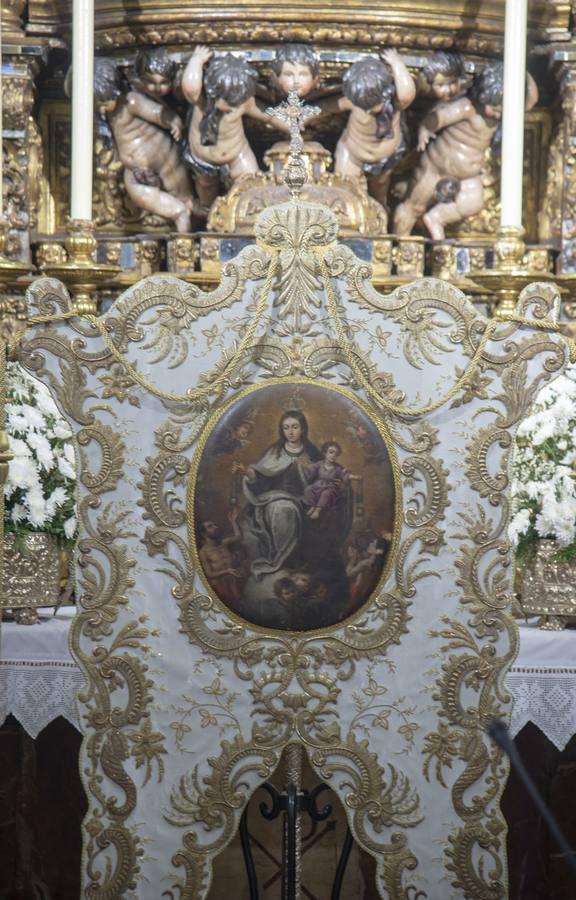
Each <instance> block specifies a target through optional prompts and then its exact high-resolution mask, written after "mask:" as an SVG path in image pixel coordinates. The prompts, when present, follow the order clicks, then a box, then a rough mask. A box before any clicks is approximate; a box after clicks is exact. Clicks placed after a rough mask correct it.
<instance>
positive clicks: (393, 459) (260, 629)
mask: <svg viewBox="0 0 576 900" xmlns="http://www.w3.org/2000/svg"><path fill="white" fill-rule="evenodd" d="M274 385H294V386H297V385H311V386H313V387H317V388H318V387H319V388H324V389H325V390H328V391H332V392H334V393H336V394H340V395H341V396H343V397H346V399H347V400H349V401H351V402H352V403H354V404H356V405H357V406H358V407H359V408H360V409H361V410H362V411H363V412H364V414H365V415H366V416H367V417H368V418H369V419H370V421H371V422H372V423H373V425H374V426H375V427H376V429H377V430H378V433H379V435H380V437H381V438H382V441H383V442H384V445H385V447H386V450H387V452H388V455H389V458H390V465H391V468H392V477H393V481H394V527H393V531H392V543H391V545H390V550H389V553H388V558H387V559H386V562H385V564H384V567H383V569H382V573H381V575H380V578H379V579H378V584H377V585H376V587H375V588H374V590H373V591H371V593H370V594H369V596H368V598H367V600H366V601H365V602H364V603H362V605H361V606H360V607H359V608H358V609H357V610H356V611H355V612H353V613H352V614H351V615H349V616H348V617H347V618H346V619H343V620H342V621H341V622H337V623H335V624H334V625H325V626H322V627H320V628H310V629H306V630H302V631H291V630H289V629H285V628H272V627H265V626H263V625H256V624H255V623H253V622H249V621H248V620H247V619H243V618H242V617H241V616H239V615H238V614H237V613H235V612H233V610H231V609H230V608H229V607H228V606H226V604H225V603H224V601H223V600H221V599H220V597H219V596H218V594H217V593H216V592H215V591H214V589H213V588H212V587H211V586H210V584H209V582H208V580H207V578H206V575H205V573H204V569H203V567H202V564H201V562H200V557H199V555H198V547H197V545H196V527H195V525H196V523H195V518H194V506H195V499H196V479H197V476H198V469H199V467H200V462H201V459H202V456H203V453H204V449H205V447H206V443H207V441H208V438H209V437H210V435H211V434H212V432H213V430H214V428H215V427H216V425H217V424H218V422H219V421H220V419H221V418H222V416H224V415H225V414H226V413H227V412H228V411H229V410H230V409H231V407H232V406H234V404H235V403H238V402H239V401H241V400H243V399H244V398H245V397H248V396H250V394H253V393H256V392H257V391H260V390H266V389H267V388H270V387H273V386H274ZM186 521H187V528H188V546H189V548H190V553H191V557H192V561H193V563H194V571H195V573H197V574H198V575H199V577H200V580H201V582H202V584H203V586H204V589H205V593H206V595H207V596H208V597H209V598H210V599H211V600H212V602H215V603H216V605H217V606H218V609H219V610H220V611H221V612H223V613H224V615H226V616H229V617H230V618H231V619H232V620H233V621H234V622H236V623H238V624H239V625H242V627H243V628H246V629H253V630H254V631H256V632H257V633H259V634H266V635H269V636H273V637H279V636H283V637H284V636H285V637H287V638H289V637H294V638H299V639H301V638H302V637H304V636H305V637H306V638H307V637H309V636H314V635H319V634H333V633H334V632H335V631H338V630H340V629H342V628H346V627H348V626H349V625H351V624H353V622H354V621H355V620H356V619H358V618H359V617H360V616H362V615H363V614H365V613H366V610H367V609H368V607H369V605H370V604H371V603H372V602H373V600H374V597H376V596H377V595H378V594H379V593H380V591H381V590H382V588H383V587H384V584H385V583H386V581H387V580H388V578H389V576H390V572H391V570H392V568H393V564H394V559H395V556H396V551H397V548H398V543H399V540H400V533H401V531H402V503H401V480H400V466H399V463H398V458H397V455H396V448H395V446H394V442H393V440H392V437H391V435H390V432H389V430H388V427H387V425H386V423H385V422H384V421H383V420H382V419H377V418H376V417H375V415H374V410H373V409H372V408H371V407H370V406H369V405H368V404H367V403H366V401H365V400H363V399H361V398H359V397H357V396H355V395H354V394H353V393H352V392H351V391H349V390H348V389H347V388H343V387H340V386H339V385H334V384H327V383H326V382H324V381H317V380H315V379H312V378H306V377H300V378H296V377H294V376H288V377H286V378H270V379H269V380H266V382H265V383H263V384H262V383H261V384H255V385H250V387H247V388H245V389H244V390H242V391H239V392H238V393H237V394H235V395H234V397H232V398H230V400H227V401H226V402H225V403H224V404H223V405H222V406H219V407H218V408H217V409H215V410H214V411H213V412H212V413H211V415H210V417H209V419H208V421H207V422H206V424H205V425H204V428H203V429H202V431H201V433H200V435H199V438H198V444H197V447H196V450H195V452H194V458H193V460H192V466H191V469H190V475H189V477H188V486H187V490H186Z"/></svg>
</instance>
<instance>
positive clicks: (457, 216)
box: [394, 63, 538, 241]
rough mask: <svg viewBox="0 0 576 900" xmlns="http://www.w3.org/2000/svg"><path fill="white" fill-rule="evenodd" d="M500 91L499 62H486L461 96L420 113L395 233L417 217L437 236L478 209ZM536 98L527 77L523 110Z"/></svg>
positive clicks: (408, 227) (406, 230)
mask: <svg viewBox="0 0 576 900" xmlns="http://www.w3.org/2000/svg"><path fill="white" fill-rule="evenodd" d="M502 94H503V66H502V63H489V64H488V65H486V66H485V67H484V69H483V70H482V72H481V73H480V74H479V75H478V76H477V77H476V78H475V79H474V82H473V84H472V86H471V88H470V89H469V90H468V92H467V95H466V96H465V97H460V98H459V99H456V100H453V101H451V102H450V103H444V104H440V105H438V106H436V107H435V108H434V109H433V110H432V111H431V112H430V113H429V114H428V115H427V116H426V118H425V120H424V122H423V129H421V132H420V136H421V145H422V150H423V152H422V155H421V157H420V161H419V163H418V166H417V168H416V171H415V172H414V175H413V176H412V179H411V182H410V185H409V187H408V194H407V196H406V199H405V200H404V202H403V203H401V204H400V205H399V206H398V207H397V209H396V212H395V214H394V232H395V234H399V235H407V234H410V233H411V231H412V228H413V227H414V225H415V223H416V220H417V219H418V218H420V217H422V221H423V223H424V225H425V226H426V228H427V229H428V231H429V233H430V235H431V237H432V238H433V239H434V240H438V241H441V240H443V239H444V237H445V228H446V226H447V225H450V224H454V223H456V222H461V221H462V220H463V219H467V218H469V217H470V216H474V215H476V214H477V213H479V212H480V211H481V210H482V208H483V206H484V192H483V185H482V176H483V170H484V166H485V157H486V151H487V150H488V148H489V147H490V145H491V143H492V140H493V138H494V136H495V134H496V131H497V129H498V126H499V122H500V117H501V114H502ZM537 99H538V89H537V87H536V84H535V82H534V80H533V79H532V78H531V77H530V76H528V91H527V102H526V109H527V110H528V109H531V108H532V107H533V106H534V104H535V103H536V101H537Z"/></svg>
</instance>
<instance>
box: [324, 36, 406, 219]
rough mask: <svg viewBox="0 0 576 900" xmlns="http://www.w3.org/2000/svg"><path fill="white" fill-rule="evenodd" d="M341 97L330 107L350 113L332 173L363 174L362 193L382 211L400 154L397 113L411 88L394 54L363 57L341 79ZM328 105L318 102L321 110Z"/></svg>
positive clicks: (401, 139)
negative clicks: (364, 187)
mask: <svg viewBox="0 0 576 900" xmlns="http://www.w3.org/2000/svg"><path fill="white" fill-rule="evenodd" d="M342 89H343V92H344V96H343V97H341V98H340V99H339V100H338V101H337V103H336V105H337V108H338V109H340V110H346V111H348V110H349V111H350V115H349V117H348V122H347V124H346V128H345V130H344V132H343V134H342V136H341V137H340V140H339V141H338V144H337V146H336V153H335V160H334V171H335V172H336V173H338V174H339V175H347V176H351V177H353V178H359V177H361V176H362V175H366V176H367V178H368V189H369V191H370V193H371V194H372V196H373V197H375V198H376V200H378V201H379V202H380V204H381V205H382V206H383V207H384V209H386V208H387V194H388V186H389V183H390V176H391V174H392V170H393V168H394V166H395V165H396V164H397V163H398V162H399V161H400V159H402V157H403V156H404V155H405V154H406V151H407V147H406V142H405V140H404V137H403V134H402V123H401V113H402V110H404V109H406V107H407V106H410V104H411V103H412V101H413V100H414V97H415V96H416V85H415V84H414V79H413V78H412V76H411V75H410V72H409V71H408V69H407V68H406V66H405V65H404V63H403V61H402V59H401V57H400V56H399V55H398V53H396V51H395V50H385V51H384V52H383V53H382V57H381V58H378V57H376V56H365V57H364V58H363V59H360V60H358V61H357V62H355V63H353V65H351V66H350V68H349V69H348V70H347V72H346V73H345V74H344V77H343V79H342ZM330 107H331V101H328V102H327V103H324V104H322V108H323V109H324V110H328V109H330Z"/></svg>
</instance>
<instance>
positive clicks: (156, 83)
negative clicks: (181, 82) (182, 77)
mask: <svg viewBox="0 0 576 900" xmlns="http://www.w3.org/2000/svg"><path fill="white" fill-rule="evenodd" d="M140 84H141V86H142V90H143V91H144V93H146V94H148V95H149V96H150V97H166V96H167V95H168V94H169V93H170V91H171V90H172V81H171V80H170V78H167V77H166V75H160V74H154V73H153V72H145V73H144V75H143V76H142V78H141V79H140Z"/></svg>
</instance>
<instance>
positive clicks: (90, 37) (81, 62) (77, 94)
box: [70, 0, 94, 219]
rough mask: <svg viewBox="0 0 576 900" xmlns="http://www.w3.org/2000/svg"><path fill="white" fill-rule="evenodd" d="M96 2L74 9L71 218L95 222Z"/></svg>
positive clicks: (82, 0)
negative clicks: (93, 185) (93, 166)
mask: <svg viewBox="0 0 576 900" xmlns="http://www.w3.org/2000/svg"><path fill="white" fill-rule="evenodd" d="M93 131H94V0H74V2H73V8H72V184H71V191H70V193H71V201H70V216H71V218H72V219H91V218H92V153H93Z"/></svg>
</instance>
